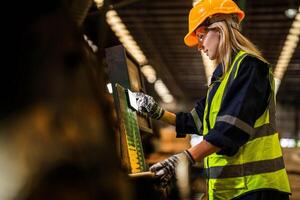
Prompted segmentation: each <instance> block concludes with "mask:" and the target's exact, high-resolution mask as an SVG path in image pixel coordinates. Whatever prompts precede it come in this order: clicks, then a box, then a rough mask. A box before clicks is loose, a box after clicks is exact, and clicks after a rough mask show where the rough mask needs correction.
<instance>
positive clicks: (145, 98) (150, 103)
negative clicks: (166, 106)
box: [135, 92, 165, 119]
mask: <svg viewBox="0 0 300 200" xmlns="http://www.w3.org/2000/svg"><path fill="white" fill-rule="evenodd" d="M135 96H136V103H137V106H138V111H139V112H144V113H147V114H148V115H149V116H150V117H151V118H153V119H160V118H161V117H162V116H163V114H164V112H165V111H164V110H163V109H162V108H161V107H160V106H159V105H158V104H157V103H156V101H155V100H154V99H153V97H151V96H149V95H146V94H144V93H142V92H136V93H135Z"/></svg>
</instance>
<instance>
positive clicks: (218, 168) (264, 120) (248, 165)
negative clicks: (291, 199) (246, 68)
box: [203, 51, 291, 200]
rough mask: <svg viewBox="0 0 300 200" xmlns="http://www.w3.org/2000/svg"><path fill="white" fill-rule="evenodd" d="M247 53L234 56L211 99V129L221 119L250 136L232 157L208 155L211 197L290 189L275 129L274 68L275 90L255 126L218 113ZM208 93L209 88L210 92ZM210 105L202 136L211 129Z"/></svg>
mask: <svg viewBox="0 0 300 200" xmlns="http://www.w3.org/2000/svg"><path fill="white" fill-rule="evenodd" d="M246 56H247V54H246V53H245V52H243V51H240V52H239V53H238V54H237V55H236V56H235V58H234V61H233V63H232V65H231V67H230V69H229V70H228V72H226V73H225V76H224V78H223V80H222V81H221V83H220V86H219V88H218V89H217V91H216V93H215V95H214V97H213V98H212V102H211V106H210V111H209V119H208V120H209V124H210V127H211V128H213V127H214V125H215V123H216V122H218V121H223V122H226V123H230V124H232V125H234V126H236V127H238V128H240V129H242V130H243V131H245V132H246V133H248V134H249V135H250V139H249V141H248V142H247V143H246V144H244V145H243V146H241V147H240V149H239V151H238V152H237V153H236V154H235V155H233V156H226V155H217V154H216V153H213V154H211V155H209V156H207V157H205V159H204V167H205V169H206V172H207V178H208V196H209V200H215V199H218V200H219V199H224V200H228V199H233V198H235V197H238V196H240V195H242V194H245V193H247V192H250V191H254V190H260V189H276V190H279V191H282V192H287V193H290V192H291V190H290V185H289V181H288V177H287V173H286V170H285V167H284V162H283V158H282V152H281V147H280V143H279V139H278V133H277V132H276V128H275V95H274V81H273V76H272V73H271V69H270V70H269V79H270V84H271V88H272V89H271V91H272V92H271V96H270V101H269V105H268V106H267V108H266V110H265V112H264V113H263V114H262V115H261V116H260V117H259V118H258V119H257V120H256V121H255V124H254V127H251V126H249V125H248V124H247V123H245V122H243V121H242V120H240V119H238V118H236V117H234V116H230V115H224V116H218V112H219V110H220V107H221V103H222V99H223V97H224V95H225V94H226V90H227V88H228V84H230V83H231V82H233V80H234V79H235V77H236V75H237V72H238V69H239V66H240V63H241V61H242V60H243V58H245V57H246ZM210 87H212V86H210ZM209 92H210V89H209V90H208V94H209ZM237 92H238V91H237ZM207 96H208V95H207ZM207 99H208V98H207ZM207 104H208V103H207V102H206V106H205V111H204V117H203V119H204V120H203V135H206V134H207V133H208V131H209V129H208V124H207V122H206V120H205V119H206V116H207V114H208V113H207V112H208V108H207V107H208V106H207Z"/></svg>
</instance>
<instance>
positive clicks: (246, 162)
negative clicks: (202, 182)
mask: <svg viewBox="0 0 300 200" xmlns="http://www.w3.org/2000/svg"><path fill="white" fill-rule="evenodd" d="M243 18H244V12H243V11H242V10H240V8H239V7H238V6H237V5H236V4H235V3H234V2H233V1H232V0H202V1H200V2H199V3H198V4H196V5H195V6H194V7H193V8H192V9H191V10H190V14H189V32H188V33H187V35H186V36H185V38H184V42H185V44H186V45H187V46H189V47H193V46H196V45H197V46H198V50H199V51H202V52H204V53H205V54H206V55H207V56H208V57H209V58H210V59H211V60H215V61H216V62H217V63H218V65H217V67H216V68H215V71H214V73H213V76H212V78H211V84H210V85H209V87H208V91H207V95H206V97H205V98H203V99H202V100H201V101H199V102H197V104H196V106H195V108H194V109H193V110H192V111H191V112H190V113H184V112H179V113H176V114H174V113H171V112H168V111H165V110H163V109H162V108H161V107H160V106H159V105H158V104H157V103H156V102H155V101H154V99H153V98H152V97H150V96H148V95H145V94H143V93H136V95H137V103H138V106H139V110H140V111H141V112H146V113H148V115H149V116H151V117H152V118H154V119H160V120H163V121H165V122H168V123H170V124H173V125H175V126H176V132H177V136H178V137H184V136H185V135H186V134H187V133H193V134H200V133H201V134H203V136H204V139H203V141H202V142H200V143H199V144H197V145H195V146H194V147H191V148H189V149H187V150H185V151H184V152H182V153H180V154H177V155H173V156H171V157H169V158H168V159H166V160H164V161H162V162H159V163H156V164H154V165H153V166H152V167H151V168H150V170H151V171H153V172H154V173H155V174H156V176H158V177H159V178H160V181H161V183H162V184H163V185H166V184H168V182H169V181H170V179H171V178H172V176H173V175H174V174H175V167H176V166H177V164H178V162H180V160H181V159H180V157H186V158H188V161H189V162H190V164H193V163H194V162H195V161H201V160H202V159H204V168H205V170H206V175H207V179H208V181H207V182H208V197H209V199H210V200H211V199H226V200H227V199H243V200H244V199H251V200H255V199H265V200H267V199H268V200H269V199H272V200H276V199H280V200H281V199H289V194H290V186H289V182H288V177H287V173H286V170H285V166H284V162H283V158H282V152H281V148H280V144H279V140H278V133H277V131H276V126H275V94H274V82H273V76H272V68H271V67H270V66H269V64H268V62H267V61H266V60H265V59H264V58H263V57H262V55H261V53H260V52H259V50H258V49H257V48H256V47H255V46H254V45H253V44H252V43H251V42H250V41H249V40H248V39H247V38H246V37H245V36H243V35H242V34H241V32H240V27H239V23H240V22H241V21H242V20H243Z"/></svg>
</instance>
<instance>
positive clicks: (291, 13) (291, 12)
mask: <svg viewBox="0 0 300 200" xmlns="http://www.w3.org/2000/svg"><path fill="white" fill-rule="evenodd" d="M296 14H297V10H296V9H295V8H289V9H287V10H286V11H285V15H286V16H287V17H288V18H290V19H292V18H294V17H295V16H296Z"/></svg>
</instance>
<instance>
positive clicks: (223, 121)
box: [204, 56, 271, 156]
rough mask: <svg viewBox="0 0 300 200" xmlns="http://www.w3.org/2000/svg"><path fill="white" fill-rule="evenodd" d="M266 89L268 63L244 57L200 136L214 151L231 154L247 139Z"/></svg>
mask: <svg viewBox="0 0 300 200" xmlns="http://www.w3.org/2000/svg"><path fill="white" fill-rule="evenodd" d="M270 91H271V87H270V82H269V68H268V65H267V64H266V63H264V62H262V61H260V60H259V59H257V58H254V57H251V56H247V57H245V58H244V60H243V61H242V62H241V65H240V68H239V71H238V74H237V76H236V78H235V80H234V81H233V83H232V85H231V86H230V87H229V88H228V92H227V94H226V96H225V97H224V99H223V102H222V105H221V108H220V110H219V113H218V116H217V120H216V123H215V126H214V128H213V129H211V130H210V131H209V132H208V134H207V135H206V136H205V137H204V139H205V140H206V141H208V142H210V143H211V144H213V145H215V146H217V147H220V148H221V150H220V151H219V152H218V154H222V155H227V156H232V155H234V154H235V153H236V152H237V151H238V150H239V148H240V147H241V146H242V145H243V144H245V143H246V142H247V141H248V140H249V138H250V134H249V131H248V130H249V129H251V128H252V127H254V123H255V121H256V119H258V118H259V117H260V116H261V115H262V114H263V112H264V111H265V109H266V107H267V105H268V99H269V96H270Z"/></svg>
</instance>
